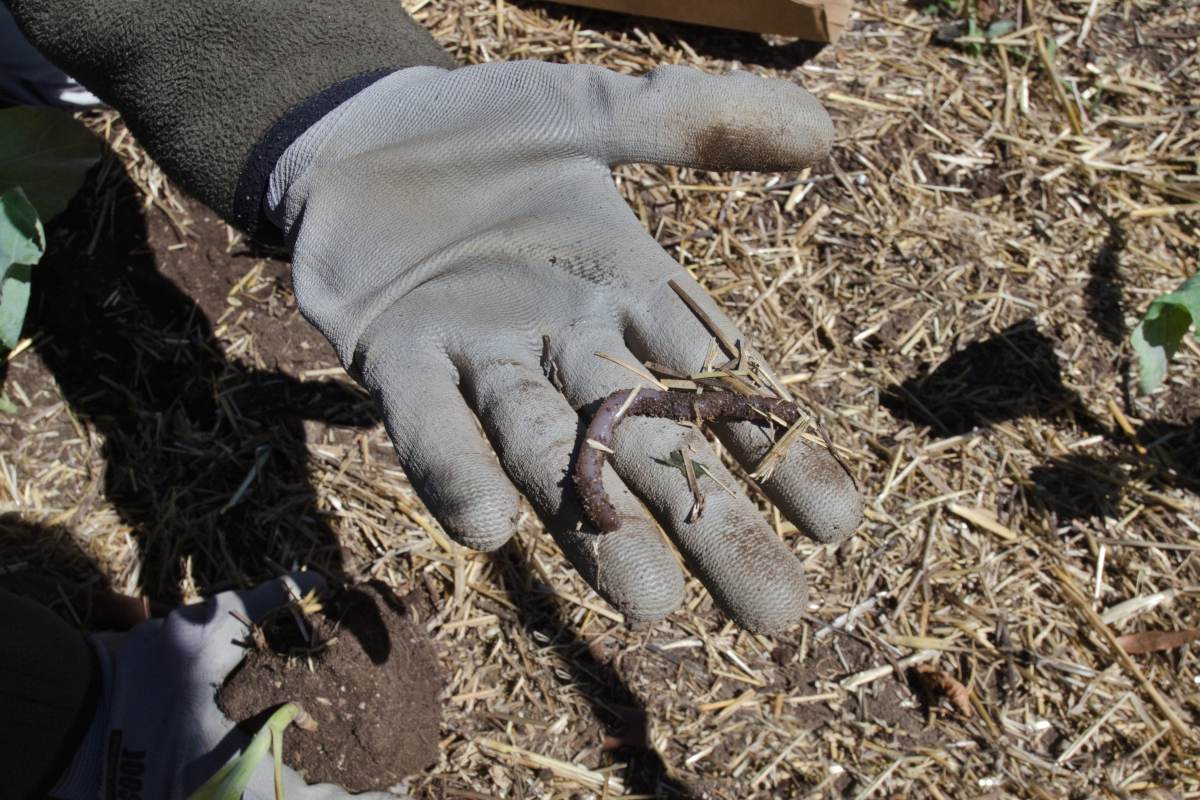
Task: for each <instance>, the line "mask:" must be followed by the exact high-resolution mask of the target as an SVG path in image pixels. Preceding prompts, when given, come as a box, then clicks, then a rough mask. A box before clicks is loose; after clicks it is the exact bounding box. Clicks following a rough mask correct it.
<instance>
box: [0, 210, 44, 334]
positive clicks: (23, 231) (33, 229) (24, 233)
mask: <svg viewBox="0 0 1200 800" xmlns="http://www.w3.org/2000/svg"><path fill="white" fill-rule="evenodd" d="M45 250H46V238H45V234H44V233H43V232H42V223H41V221H39V220H38V214H37V211H35V210H34V207H33V205H32V204H31V203H30V202H29V199H28V198H27V197H25V192H23V191H22V190H21V188H20V187H17V188H15V189H10V190H9V191H7V192H5V193H4V194H2V195H0V350H11V349H13V348H14V347H16V346H17V340H18V339H19V338H20V336H21V326H22V325H24V324H25V309H26V308H27V307H28V306H29V281H30V278H31V277H32V276H33V265H34V264H36V263H37V262H38V261H39V260H40V259H41V257H42V253H44V252H45Z"/></svg>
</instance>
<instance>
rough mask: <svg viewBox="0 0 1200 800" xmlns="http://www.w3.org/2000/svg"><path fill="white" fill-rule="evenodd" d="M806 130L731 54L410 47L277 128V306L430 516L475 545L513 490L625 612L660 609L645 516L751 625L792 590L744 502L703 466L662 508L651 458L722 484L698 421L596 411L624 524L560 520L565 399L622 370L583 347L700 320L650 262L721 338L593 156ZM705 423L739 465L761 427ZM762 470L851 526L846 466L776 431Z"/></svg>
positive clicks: (720, 163) (676, 149) (568, 445)
mask: <svg viewBox="0 0 1200 800" xmlns="http://www.w3.org/2000/svg"><path fill="white" fill-rule="evenodd" d="M832 137H833V131H832V126H831V124H830V121H829V118H828V117H827V116H826V114H825V112H824V110H823V109H822V108H821V106H820V104H819V103H818V102H817V101H816V100H815V99H814V98H813V97H812V96H811V95H809V94H808V93H807V92H805V91H804V90H803V89H800V88H798V87H797V86H795V85H793V84H791V83H788V82H783V81H772V80H765V79H762V78H760V77H757V76H752V75H749V74H746V73H731V74H728V75H724V76H721V77H713V76H707V75H704V74H701V73H700V72H697V71H695V70H692V69H688V68H682V67H664V68H661V69H657V70H655V71H654V72H652V73H650V74H649V75H647V76H645V77H643V78H633V77H627V76H622V75H619V74H616V73H614V72H610V71H608V70H604V69H600V68H596V67H591V66H580V65H572V66H566V65H555V64H547V63H537V62H509V63H497V64H484V65H480V66H471V67H465V68H462V69H458V70H454V71H445V70H442V69H438V68H433V67H411V68H409V69H405V70H401V71H399V72H396V73H394V74H392V75H390V76H388V77H386V78H384V79H382V80H380V81H378V82H377V83H375V84H373V85H371V86H369V87H368V88H366V89H364V90H363V91H361V92H360V93H359V94H357V95H355V96H354V97H353V98H351V99H350V100H348V101H347V102H345V103H343V104H342V105H341V106H338V107H337V108H335V109H334V110H333V111H331V112H329V113H328V114H327V115H326V116H325V117H324V118H323V119H321V120H320V121H319V122H318V123H317V124H316V125H314V126H313V127H312V128H310V129H309V130H308V131H306V132H305V133H304V134H303V135H302V136H301V137H300V138H299V139H297V140H296V141H295V142H293V144H292V145H291V147H290V148H289V149H288V150H287V151H286V152H285V154H284V155H283V156H282V157H281V158H280V160H279V162H278V163H277V164H276V167H275V170H274V172H273V174H272V177H271V183H270V188H269V191H268V197H267V213H268V214H269V215H270V216H271V218H272V220H273V221H275V222H276V224H278V225H279V226H280V227H281V228H282V229H283V230H284V232H285V234H286V236H287V237H288V240H289V241H290V242H291V243H292V245H293V250H294V253H293V278H294V283H295V290H296V297H297V300H298V302H299V305H300V308H301V310H302V311H303V312H304V314H305V315H306V316H307V317H308V319H309V320H311V321H312V322H313V323H314V324H315V325H316V326H317V327H318V328H320V330H321V331H322V332H323V333H324V334H325V336H326V337H327V338H328V339H329V340H330V342H332V343H333V345H334V347H335V348H336V349H337V352H338V354H339V356H340V358H341V360H342V363H343V364H344V365H345V366H346V367H347V369H349V370H350V372H351V374H353V375H355V376H356V377H357V378H358V379H359V380H361V381H362V382H363V384H364V385H365V386H366V387H367V388H368V389H369V390H370V392H371V393H372V394H373V396H374V397H375V399H376V401H377V402H378V404H379V406H380V407H381V409H382V411H383V418H384V421H385V423H386V425H387V429H388V432H389V433H390V435H391V437H392V440H393V442H394V443H395V445H396V449H397V452H398V453H399V456H400V461H401V464H402V466H403V467H404V469H405V471H406V472H407V474H408V476H409V478H410V479H411V481H412V484H413V486H414V487H415V488H416V490H417V492H418V493H419V494H420V496H421V498H422V499H423V500H424V501H425V503H426V505H427V506H428V507H429V509H430V511H431V512H432V513H433V514H434V515H435V516H436V517H437V518H438V520H439V521H440V522H441V524H442V526H443V527H444V528H445V529H446V531H447V533H449V534H450V535H451V536H452V537H454V538H455V539H456V540H457V541H458V542H460V543H462V544H464V545H466V546H468V547H472V548H476V549H481V550H493V549H495V548H498V547H500V546H501V545H503V544H504V542H505V541H506V540H507V539H508V538H509V537H510V536H512V534H513V531H514V527H515V524H516V520H517V516H518V505H517V492H516V490H515V489H514V484H515V486H516V488H517V489H519V490H520V491H521V492H523V493H524V494H525V496H526V497H528V498H529V500H530V501H531V502H532V503H533V505H534V506H535V507H536V509H537V511H538V512H539V514H540V515H541V516H542V518H543V520H544V521H545V523H546V526H547V528H548V529H549V531H550V532H551V534H552V535H553V536H554V537H555V539H556V540H557V541H558V543H559V545H560V546H561V548H562V549H563V551H564V552H565V553H566V554H567V556H568V557H569V558H570V559H571V561H572V563H573V564H574V565H575V567H576V569H578V570H579V571H580V573H582V575H583V577H584V578H585V579H587V581H588V582H589V583H590V584H591V585H592V586H593V587H595V588H596V590H597V591H598V592H599V593H600V594H601V595H602V596H603V597H605V598H606V599H607V600H608V601H609V602H610V603H612V604H613V605H614V606H616V607H617V608H618V609H620V610H621V611H622V612H623V613H624V614H625V615H626V616H627V617H629V618H632V619H656V618H660V617H662V616H665V615H666V614H668V613H669V612H671V611H672V610H673V609H674V608H676V607H677V606H678V605H679V603H680V602H681V599H682V594H683V579H682V575H681V573H680V570H679V566H678V563H677V560H676V558H675V556H674V554H673V553H671V551H670V549H669V547H668V546H667V545H666V543H665V542H664V541H663V539H662V537H661V536H660V534H659V532H658V530H657V528H656V526H655V523H654V521H653V520H652V519H651V517H650V515H653V516H654V517H655V518H657V520H658V521H659V522H660V523H661V524H662V527H663V529H665V531H666V532H667V534H668V535H669V536H670V538H671V540H672V541H673V542H674V543H675V545H676V546H677V547H678V548H679V550H680V551H681V552H682V554H683V555H684V557H685V558H686V560H687V562H688V564H689V565H690V566H691V568H692V569H693V570H694V571H695V573H696V574H697V575H698V576H699V577H700V579H701V580H702V581H703V582H704V583H705V585H706V586H707V587H708V589H709V591H710V592H711V593H712V595H713V597H714V598H715V599H716V601H717V602H718V603H719V604H720V606H721V607H722V608H723V609H724V610H725V611H726V612H727V613H728V614H729V615H730V616H731V617H732V618H733V620H734V621H736V622H737V623H738V624H740V625H742V626H743V627H745V628H748V629H750V630H753V631H763V632H765V631H775V630H780V629H783V628H786V627H788V626H790V625H792V624H793V623H795V622H796V621H797V620H798V618H799V616H800V615H801V613H802V612H803V610H804V608H805V603H806V593H805V587H804V576H803V573H802V570H801V566H800V564H799V562H798V561H797V559H796V558H795V557H794V556H793V554H792V552H791V551H790V549H789V548H788V546H787V545H786V544H785V543H784V542H782V541H780V540H779V538H778V537H776V536H775V534H774V533H773V532H772V531H771V529H770V528H769V527H768V526H767V525H766V523H765V521H764V520H763V519H762V517H761V514H760V512H759V511H758V509H757V508H756V507H755V506H754V504H753V503H751V502H750V501H749V499H747V498H746V497H745V496H744V495H742V494H741V493H737V494H736V496H730V495H729V494H726V493H725V492H724V491H721V490H719V489H716V488H715V485H714V484H712V483H706V482H705V479H703V478H702V479H701V483H702V486H705V487H706V488H707V490H708V491H707V505H706V508H705V510H704V513H703V515H702V516H701V517H700V519H698V520H696V521H694V522H691V523H689V522H687V521H686V517H687V515H688V511H689V509H690V508H691V506H692V502H693V498H692V495H691V493H690V492H689V490H688V486H687V483H686V482H685V480H684V479H683V477H682V476H681V474H680V472H679V470H677V469H675V468H673V467H671V466H667V465H663V464H661V463H659V462H658V461H656V459H659V460H663V459H667V458H668V457H669V456H670V454H671V453H672V452H674V451H676V450H680V449H682V450H683V451H684V452H688V451H689V448H694V449H695V450H696V455H695V456H694V458H695V460H696V461H699V462H700V463H702V464H703V465H704V467H705V468H706V469H707V470H708V471H709V472H710V473H711V474H712V475H714V476H716V477H717V478H718V479H719V480H720V481H721V482H722V483H724V484H725V485H726V486H733V485H735V482H734V481H733V479H732V478H731V477H730V475H729V474H728V473H727V471H726V469H725V468H724V467H723V466H722V465H721V463H720V460H719V458H718V457H717V456H716V455H715V454H714V453H713V452H712V450H711V449H710V448H708V447H707V446H706V443H705V442H704V440H703V437H702V436H701V435H699V434H697V433H696V432H695V431H694V430H693V429H690V428H688V427H685V426H681V425H678V424H675V423H672V422H666V421H663V420H651V419H643V418H633V419H628V420H626V421H624V422H623V423H622V425H621V427H620V429H619V430H618V432H617V435H616V437H615V439H614V448H615V451H616V454H615V455H614V456H612V457H611V465H612V467H613V468H615V473H614V472H613V470H612V469H609V470H608V474H607V475H606V477H605V484H606V487H607V488H608V491H609V494H610V495H611V497H612V498H613V501H614V503H615V504H616V506H617V509H618V511H619V512H620V513H621V514H622V516H623V518H624V524H623V527H622V528H621V529H620V531H618V532H615V533H611V534H599V533H597V532H596V531H595V530H594V529H593V528H592V527H591V526H590V525H589V524H588V523H587V522H586V521H582V520H581V515H580V510H579V505H578V502H577V499H576V496H575V491H574V487H573V485H572V483H571V479H570V476H569V467H570V465H571V458H572V451H573V450H574V448H575V447H576V446H577V443H578V434H579V425H580V410H583V411H584V413H585V414H586V412H587V410H588V409H589V406H590V404H594V403H595V401H597V400H599V399H601V398H603V397H605V396H606V395H608V394H609V393H610V392H613V391H615V390H618V389H628V388H631V387H632V386H634V385H636V384H637V383H638V380H637V379H636V378H635V377H634V375H633V374H631V373H630V372H629V371H627V370H625V369H622V368H621V367H619V366H616V365H614V364H613V363H610V362H609V361H606V360H604V359H601V358H599V357H597V356H596V353H597V352H604V353H607V354H610V355H612V356H616V357H617V358H619V359H622V360H624V361H625V362H627V363H630V364H633V363H639V362H640V361H642V360H643V359H652V360H654V361H656V362H658V363H660V364H665V365H667V366H668V367H671V368H673V369H675V370H679V371H681V372H686V373H690V372H695V371H698V370H699V369H700V367H701V365H702V362H703V360H704V356H705V354H706V352H707V350H708V347H709V342H710V339H711V335H710V334H709V332H708V331H707V330H706V329H705V327H704V326H703V325H702V324H701V323H700V322H699V321H698V320H697V318H696V317H695V315H694V314H693V313H692V312H691V311H690V310H689V309H688V308H687V307H686V306H685V305H684V304H683V303H682V302H681V301H680V300H679V298H678V297H676V295H675V294H674V292H673V291H672V290H671V289H670V288H669V287H668V284H667V282H668V280H670V279H674V280H675V281H676V282H677V283H678V284H680V285H681V286H682V287H683V288H685V289H686V290H687V292H688V293H689V294H690V295H691V296H692V297H693V298H695V299H696V300H697V301H698V302H699V304H700V305H701V306H702V307H703V308H704V310H705V311H706V312H707V313H708V314H709V315H710V316H711V317H712V318H713V319H714V320H716V321H717V323H718V324H719V325H720V326H721V328H723V330H724V332H725V334H726V335H727V336H728V337H729V338H730V339H731V340H738V339H741V338H743V337H741V335H740V334H738V332H737V331H736V330H735V328H734V326H733V324H732V323H731V322H730V321H729V320H728V319H727V318H726V317H725V316H724V315H723V314H722V313H721V311H720V309H719V308H717V306H716V305H715V303H713V302H712V301H711V299H710V298H709V297H708V296H707V294H706V293H705V292H704V291H703V289H701V288H700V287H699V286H698V285H697V284H696V283H695V281H693V280H692V279H691V278H690V277H689V276H688V274H687V273H686V272H685V271H684V270H683V269H681V268H680V267H679V265H678V264H676V263H675V262H674V261H673V260H672V259H671V258H670V257H669V256H667V255H666V253H664V252H663V250H662V249H661V248H660V247H659V246H658V245H657V243H656V242H655V241H654V239H653V238H652V237H651V236H649V235H647V233H646V231H645V230H644V229H643V228H642V225H641V223H640V222H639V221H638V220H637V218H636V217H635V216H634V215H633V213H632V212H631V211H630V209H629V208H628V206H627V205H626V204H625V202H624V201H623V200H622V199H621V197H620V196H619V194H618V192H617V190H616V188H615V187H614V184H613V181H612V178H611V174H610V171H609V169H610V167H612V166H613V165H616V164H622V163H629V162H652V163H660V164H677V165H685V166H692V167H697V168H705V169H760V170H794V169H799V168H802V167H804V166H807V165H810V164H813V163H815V162H817V161H818V160H820V159H821V158H823V157H824V156H825V155H826V152H827V150H828V148H829V146H830V143H831V140H832ZM544 346H545V353H543V348H544ZM544 365H548V367H549V371H552V372H555V373H556V380H555V381H553V382H552V381H551V380H550V379H549V378H548V377H547V374H546V371H544V369H543V366H544ZM557 387H561V390H560V389H559V388H557ZM476 418H478V420H479V421H481V422H482V424H483V430H484V432H485V434H486V438H485V436H484V434H481V433H480V430H479V428H478V426H477V424H476ZM718 432H719V434H720V436H721V438H722V441H723V442H724V443H725V444H726V445H727V446H728V448H729V449H730V451H731V452H732V453H733V454H734V455H735V456H736V457H737V458H738V460H739V461H740V462H741V463H742V464H745V465H748V466H750V467H751V468H752V467H753V466H754V465H755V464H756V462H757V461H758V459H759V458H760V457H761V456H762V455H763V454H764V453H765V452H766V451H767V449H768V448H769V446H770V444H771V439H770V438H769V437H768V435H767V434H766V433H765V432H764V431H762V430H761V429H759V428H757V427H756V426H754V425H753V424H751V423H739V424H731V425H726V426H723V427H720V428H719V429H718ZM489 442H490V444H491V448H489V446H488V445H489ZM492 450H494V452H495V455H493V453H492ZM497 456H498V457H499V458H498V460H497ZM764 488H765V489H766V491H767V492H768V494H769V495H770V496H771V497H772V498H773V500H774V501H775V502H776V503H777V504H778V505H779V507H780V508H781V510H782V511H783V513H784V514H785V515H786V516H787V518H788V519H790V520H792V521H793V522H794V523H795V524H796V525H797V526H798V527H799V528H800V529H801V530H802V531H804V532H805V533H807V534H808V535H809V536H812V537H814V538H815V539H817V540H819V541H823V542H832V541H838V540H840V539H842V538H844V537H846V536H848V535H849V534H850V533H851V532H853V530H854V529H855V527H856V526H857V525H858V522H859V520H860V515H861V500H860V499H859V496H858V493H857V490H856V489H855V487H854V484H853V481H852V480H851V479H850V476H849V475H848V474H847V473H846V472H845V470H844V469H843V468H842V467H841V466H840V465H839V464H838V463H837V462H836V460H834V459H833V458H831V457H830V455H829V454H828V453H827V452H825V451H824V450H822V449H815V448H812V447H809V446H808V445H806V444H803V443H801V444H797V445H796V446H794V447H792V448H791V450H790V452H789V454H788V455H787V457H786V458H785V460H784V461H783V463H782V464H781V465H780V466H779V467H778V468H777V469H776V470H775V472H774V475H773V477H772V478H771V479H769V480H767V481H765V484H764ZM643 504H644V507H643ZM647 512H649V513H647ZM581 522H582V524H581Z"/></svg>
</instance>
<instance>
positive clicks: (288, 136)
mask: <svg viewBox="0 0 1200 800" xmlns="http://www.w3.org/2000/svg"><path fill="white" fill-rule="evenodd" d="M395 71H396V70H395V69H390V68H389V69H378V70H373V71H371V72H364V73H363V74H361V75H355V76H354V77H353V78H347V79H346V80H344V81H341V82H339V83H335V84H333V85H332V86H329V87H327V88H325V89H322V90H321V91H319V92H317V93H316V94H314V95H312V96H310V97H309V98H308V99H307V100H304V101H302V102H300V103H297V104H296V105H294V106H292V108H291V109H289V110H288V111H287V112H286V113H285V114H284V115H283V116H282V117H280V118H279V119H278V120H277V121H276V122H275V124H274V125H272V126H271V127H270V128H268V129H267V132H266V133H264V134H263V135H262V138H260V139H259V140H258V143H257V144H256V145H254V149H253V150H251V151H250V155H249V156H247V157H246V160H245V161H244V162H243V163H242V171H241V175H240V176H239V178H238V185H237V191H236V193H235V194H234V196H233V220H232V222H233V224H234V225H236V226H237V227H239V228H241V229H242V230H244V231H246V232H247V233H249V234H250V235H251V236H253V237H254V238H255V239H258V240H259V241H262V242H266V243H268V244H282V242H283V236H282V233H281V232H280V230H279V229H278V228H277V227H275V226H274V225H273V224H271V222H270V220H268V219H267V218H266V217H265V216H264V215H263V198H265V197H266V194H267V184H268V183H269V182H270V180H271V171H272V170H274V169H275V162H277V161H278V160H279V157H280V156H282V155H283V151H284V150H287V149H288V147H289V146H290V145H291V144H292V142H294V141H296V139H298V138H300V135H301V134H303V133H304V132H305V131H307V130H308V129H309V128H311V127H312V126H313V125H315V124H316V123H317V121H318V120H320V119H321V117H323V116H325V115H326V114H328V113H329V112H330V111H331V110H333V108H334V107H336V106H339V105H341V104H342V103H344V102H345V101H347V100H349V99H350V98H351V97H353V96H354V95H356V94H358V93H359V92H361V91H362V90H363V89H365V88H367V87H368V86H370V85H371V84H372V83H375V81H377V80H379V79H380V78H383V77H385V76H387V75H391V74H392V73H393V72H395Z"/></svg>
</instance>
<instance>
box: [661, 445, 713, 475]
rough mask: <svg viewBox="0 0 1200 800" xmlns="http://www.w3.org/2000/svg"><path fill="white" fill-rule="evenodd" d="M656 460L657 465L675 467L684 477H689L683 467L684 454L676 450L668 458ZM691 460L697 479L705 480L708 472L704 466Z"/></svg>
mask: <svg viewBox="0 0 1200 800" xmlns="http://www.w3.org/2000/svg"><path fill="white" fill-rule="evenodd" d="M654 460H655V461H656V462H657V463H659V464H662V465H663V466H664V467H674V468H675V469H677V470H679V471H680V472H681V473H683V475H684V477H687V468H686V467H685V466H684V465H683V453H681V452H680V451H678V450H674V451H672V452H671V455H669V456H667V457H666V458H656V459H654ZM689 460H690V461H691V462H692V469H693V470H694V471H695V473H696V477H697V478H703V477H704V476H705V475H707V474H708V470H707V469H705V468H704V465H703V464H701V463H700V462H699V461H696V460H695V459H689Z"/></svg>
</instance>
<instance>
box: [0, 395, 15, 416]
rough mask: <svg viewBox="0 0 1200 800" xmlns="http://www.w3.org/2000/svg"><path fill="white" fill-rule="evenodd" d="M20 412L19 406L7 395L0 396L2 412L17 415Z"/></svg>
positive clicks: (0, 410) (0, 409)
mask: <svg viewBox="0 0 1200 800" xmlns="http://www.w3.org/2000/svg"><path fill="white" fill-rule="evenodd" d="M18 410H19V409H18V408H17V404H16V403H14V402H13V401H12V399H11V398H10V397H9V396H8V395H7V394H0V412H4V413H5V414H15V413H17V411H18Z"/></svg>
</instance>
